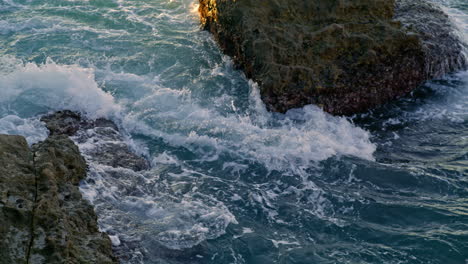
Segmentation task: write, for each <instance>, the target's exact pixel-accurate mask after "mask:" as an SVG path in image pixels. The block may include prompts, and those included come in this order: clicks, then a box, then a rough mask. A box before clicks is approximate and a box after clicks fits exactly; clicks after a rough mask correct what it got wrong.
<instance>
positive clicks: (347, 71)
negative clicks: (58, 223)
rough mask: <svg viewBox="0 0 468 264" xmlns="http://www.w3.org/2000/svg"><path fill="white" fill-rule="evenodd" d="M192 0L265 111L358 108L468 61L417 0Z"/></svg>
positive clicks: (442, 21) (435, 10) (447, 27)
mask: <svg viewBox="0 0 468 264" xmlns="http://www.w3.org/2000/svg"><path fill="white" fill-rule="evenodd" d="M199 1H200V8H199V10H200V14H201V20H202V24H203V26H204V28H205V29H207V30H209V31H210V32H212V33H213V34H214V36H215V39H216V40H217V42H218V43H219V45H220V47H221V49H222V50H223V51H224V52H225V53H226V54H228V55H230V56H232V57H233V59H234V61H235V63H236V64H237V65H238V66H239V67H240V68H241V69H243V71H244V72H245V73H246V75H247V77H248V78H252V79H253V80H254V81H256V82H258V83H259V85H260V92H261V97H262V99H263V101H264V102H265V104H266V106H267V107H268V108H269V109H270V110H272V111H278V112H285V111H287V110H289V109H291V108H295V107H301V106H304V105H306V104H311V103H313V104H317V105H319V106H321V107H323V109H324V110H325V111H327V112H330V113H332V114H337V115H349V114H354V113H359V112H363V111H366V110H368V109H370V108H373V107H376V106H379V105H381V104H384V103H385V102H387V101H389V100H391V99H394V98H396V97H398V96H402V95H404V94H406V93H408V92H409V91H411V90H413V89H414V88H416V87H417V86H419V85H420V84H421V83H423V82H424V81H426V80H428V79H431V78H435V77H439V76H441V75H443V74H445V73H448V72H451V71H455V70H459V69H462V68H464V67H465V66H466V58H465V56H464V55H463V45H462V44H461V42H460V41H459V40H458V39H457V37H456V36H455V34H453V32H452V31H453V29H452V26H451V24H450V21H449V18H448V17H447V15H446V14H444V12H443V11H442V10H441V9H440V8H439V7H437V6H435V5H433V4H429V3H427V2H425V1H423V0H416V1H413V0H314V1H306V0H281V1H279V0H263V1H258V0H237V1H233V0H199ZM395 1H396V2H395Z"/></svg>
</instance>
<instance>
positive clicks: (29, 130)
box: [0, 115, 49, 145]
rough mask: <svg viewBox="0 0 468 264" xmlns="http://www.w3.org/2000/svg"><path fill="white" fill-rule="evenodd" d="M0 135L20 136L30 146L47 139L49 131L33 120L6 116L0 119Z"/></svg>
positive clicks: (42, 124)
mask: <svg viewBox="0 0 468 264" xmlns="http://www.w3.org/2000/svg"><path fill="white" fill-rule="evenodd" d="M0 134H8V135H20V136H23V137H25V138H26V141H27V142H28V144H30V145H32V144H34V143H37V142H39V141H43V140H45V139H46V138H47V136H48V134H49V131H48V130H47V128H46V127H45V125H44V123H42V122H40V121H39V120H37V119H34V118H20V117H18V116H16V115H8V116H5V117H2V118H0Z"/></svg>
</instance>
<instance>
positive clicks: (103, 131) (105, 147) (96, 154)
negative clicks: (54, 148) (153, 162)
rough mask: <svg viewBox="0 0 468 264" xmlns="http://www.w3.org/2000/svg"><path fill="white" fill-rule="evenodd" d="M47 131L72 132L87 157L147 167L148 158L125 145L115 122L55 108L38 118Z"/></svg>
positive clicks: (133, 167)
mask: <svg viewBox="0 0 468 264" xmlns="http://www.w3.org/2000/svg"><path fill="white" fill-rule="evenodd" d="M41 121H43V122H44V123H45V124H46V126H47V128H48V129H49V131H50V133H51V135H68V136H72V137H73V139H74V140H76V141H77V142H78V143H79V144H80V145H82V146H84V147H86V151H85V152H86V153H85V154H86V155H87V157H88V158H89V160H91V161H93V162H96V163H98V164H102V165H107V166H111V167H121V168H127V169H130V170H133V171H142V170H147V169H149V167H150V165H149V162H148V161H147V160H146V159H145V158H143V157H141V156H139V155H137V154H135V153H134V152H133V151H132V150H131V149H130V148H129V146H128V145H127V143H126V141H125V140H124V137H123V135H122V134H121V133H120V132H119V129H118V127H117V125H116V124H115V123H114V122H112V121H110V120H107V119H104V118H98V119H96V120H90V119H87V118H85V117H82V116H81V115H80V114H78V113H75V112H72V111H68V110H65V111H58V112H55V113H53V114H51V115H46V116H43V117H42V118H41Z"/></svg>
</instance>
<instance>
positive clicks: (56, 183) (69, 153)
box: [0, 135, 116, 263]
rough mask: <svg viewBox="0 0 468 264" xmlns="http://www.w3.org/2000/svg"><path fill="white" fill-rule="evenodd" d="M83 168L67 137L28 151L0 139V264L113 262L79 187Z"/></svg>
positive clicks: (19, 141)
mask: <svg viewBox="0 0 468 264" xmlns="http://www.w3.org/2000/svg"><path fill="white" fill-rule="evenodd" d="M85 177H86V163H85V161H84V159H83V158H82V157H81V156H80V152H79V150H78V148H77V146H76V145H75V144H74V143H73V142H72V141H71V140H70V139H69V138H68V137H66V136H63V135H52V136H50V137H49V138H47V139H46V140H45V141H44V142H40V143H38V144H35V145H33V146H32V149H30V148H29V146H28V145H27V143H26V140H25V139H24V138H23V137H20V136H9V135H0V263H116V259H115V258H114V257H113V254H112V247H111V241H110V239H109V237H108V236H107V235H105V234H103V233H101V232H99V230H98V226H97V218H96V215H95V213H94V211H93V208H92V206H91V205H90V204H89V203H88V202H87V201H85V200H84V199H82V196H81V193H80V191H79V188H78V185H79V182H80V181H81V180H82V179H84V178H85Z"/></svg>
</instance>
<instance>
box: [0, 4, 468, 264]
mask: <svg viewBox="0 0 468 264" xmlns="http://www.w3.org/2000/svg"><path fill="white" fill-rule="evenodd" d="M437 2H438V3H439V4H441V5H442V6H443V7H444V9H445V10H446V11H447V12H448V13H449V14H450V17H451V18H452V20H453V22H454V24H455V25H456V27H457V28H458V31H457V33H458V34H459V35H460V37H461V38H462V39H464V40H465V41H466V42H467V43H468V4H467V3H466V1H465V0H438V1H437ZM60 109H71V110H75V111H79V112H81V113H82V114H84V115H86V116H88V117H89V118H96V117H106V118H109V119H112V120H113V121H115V122H116V123H117V124H118V126H119V127H120V128H121V130H122V131H124V133H125V139H126V141H127V143H128V144H130V145H131V146H132V148H133V149H134V150H135V151H136V152H137V153H139V154H141V155H144V156H145V157H146V158H148V159H149V160H150V161H151V164H152V169H151V170H150V171H145V172H134V171H131V170H128V169H123V168H110V167H106V166H105V165H102V164H99V163H98V162H96V161H95V160H93V158H92V156H90V155H88V153H89V152H90V150H92V149H93V148H95V147H99V143H100V141H105V140H109V139H106V138H102V137H96V138H95V139H94V140H93V141H92V142H79V146H80V149H81V151H82V152H83V154H84V155H85V157H86V158H87V160H88V163H89V167H90V170H89V173H88V179H87V180H86V181H85V182H83V183H82V184H81V191H82V193H83V194H84V196H85V197H86V198H87V199H88V200H89V201H90V202H91V203H93V204H94V206H95V208H96V212H97V214H98V218H99V225H100V228H101V230H103V231H106V232H108V233H109V235H110V236H111V240H112V242H113V245H114V249H115V252H116V254H117V255H118V256H119V257H120V258H121V260H122V263H171V264H172V263H174V264H176V263H216V264H218V263H219V264H221V263H222V264H224V263H254V264H257V263H258V264H262V263H353V264H354V263H389V264H390V263H391V264H393V263H395V264H397V263H402V264H403V263H408V264H409V263H411V264H416V263H421V264H429V263H434V264H438V263H443V264H452V263H453V264H466V263H467V261H468V72H459V73H454V74H451V75H449V76H445V77H444V78H441V79H440V80H433V81H431V82H428V83H427V84H425V85H423V86H422V87H421V88H419V89H417V90H416V91H414V92H413V93H412V94H410V95H408V96H407V97H405V98H402V99H400V100H398V101H395V102H392V103H390V104H387V105H385V106H383V107H381V108H379V109H375V110H373V111H370V112H368V113H365V114H362V115H358V116H354V117H351V118H340V117H332V116H330V115H328V114H326V113H324V112H323V111H321V110H320V109H319V108H317V107H315V106H306V107H304V108H302V109H294V110H291V111H289V112H288V113H286V114H276V113H269V112H267V111H266V109H265V107H264V105H263V103H262V102H261V100H260V98H259V94H258V87H257V86H256V84H255V83H253V82H251V81H249V80H247V79H246V78H245V76H244V75H243V74H242V73H241V72H239V71H237V70H236V69H235V68H234V66H233V65H232V61H231V60H230V59H229V58H228V57H226V56H223V55H222V54H221V52H220V51H219V49H218V47H217V46H216V43H215V42H214V41H213V39H212V37H211V36H210V34H209V33H207V32H203V31H200V28H199V22H198V14H197V1H192V0H139V1H136V0H134V1H124V0H60V1H58V0H0V133H7V134H21V135H24V136H25V137H26V138H27V140H28V142H29V143H31V144H32V143H34V142H37V141H40V140H41V139H44V138H45V137H47V130H46V129H45V128H44V126H43V124H42V123H41V122H40V121H39V117H40V115H42V114H45V113H47V112H50V111H54V110H60ZM88 133H93V131H88Z"/></svg>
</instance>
